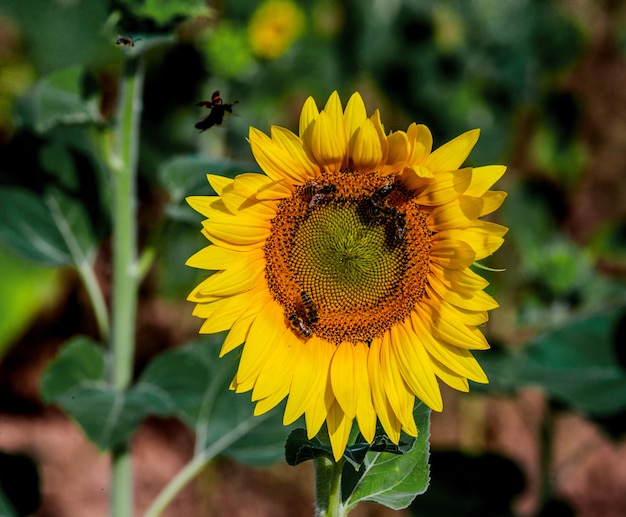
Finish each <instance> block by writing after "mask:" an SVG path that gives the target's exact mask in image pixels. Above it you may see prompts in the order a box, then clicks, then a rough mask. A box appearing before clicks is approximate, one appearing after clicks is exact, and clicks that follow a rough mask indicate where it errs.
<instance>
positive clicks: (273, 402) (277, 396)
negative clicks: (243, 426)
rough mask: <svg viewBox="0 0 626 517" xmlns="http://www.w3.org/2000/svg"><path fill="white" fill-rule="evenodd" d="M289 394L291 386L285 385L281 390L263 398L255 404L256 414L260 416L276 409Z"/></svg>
mask: <svg viewBox="0 0 626 517" xmlns="http://www.w3.org/2000/svg"><path fill="white" fill-rule="evenodd" d="M288 394H289V386H288V385H284V386H283V387H281V390H280V391H277V392H275V393H273V394H272V395H270V396H269V397H266V398H264V399H262V400H259V401H258V402H257V403H256V405H255V406H254V413H253V414H254V416H260V415H262V414H264V413H267V412H268V411H270V410H271V409H274V408H275V407H276V406H277V405H278V404H280V403H281V402H282V400H283V399H284V398H285V397H286V396H287V395H288Z"/></svg>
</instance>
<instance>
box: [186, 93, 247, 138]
mask: <svg viewBox="0 0 626 517" xmlns="http://www.w3.org/2000/svg"><path fill="white" fill-rule="evenodd" d="M238 102H239V101H235V102H233V103H232V104H224V103H223V101H222V98H221V97H220V91H219V90H215V91H214V92H213V95H211V102H208V101H202V102H199V103H198V104H196V106H199V107H201V108H209V109H210V110H211V113H209V114H208V116H207V117H205V118H204V119H202V120H201V121H200V122H198V123H197V124H196V126H195V127H196V129H199V130H200V133H202V132H203V131H206V130H207V129H209V128H210V127H213V126H215V125H217V126H219V125H220V124H221V123H222V120H224V113H225V112H227V111H228V113H232V112H233V106H234V105H235V104H237V103H238Z"/></svg>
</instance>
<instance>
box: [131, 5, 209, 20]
mask: <svg viewBox="0 0 626 517" xmlns="http://www.w3.org/2000/svg"><path fill="white" fill-rule="evenodd" d="M122 3H124V4H125V5H126V6H127V7H128V8H129V9H130V10H131V11H132V12H134V13H135V14H136V15H138V16H144V17H146V18H151V19H152V20H154V21H155V22H156V23H157V24H159V25H165V24H166V23H168V22H170V21H172V20H173V19H174V18H177V17H183V16H185V17H194V16H209V15H210V14H211V9H209V8H208V7H206V5H205V2H204V1H203V0H145V1H141V2H139V1H137V0H123V2H122Z"/></svg>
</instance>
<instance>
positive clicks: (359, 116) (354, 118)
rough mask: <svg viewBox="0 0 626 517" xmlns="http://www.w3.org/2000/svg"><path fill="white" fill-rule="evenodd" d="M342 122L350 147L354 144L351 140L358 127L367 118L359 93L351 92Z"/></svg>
mask: <svg viewBox="0 0 626 517" xmlns="http://www.w3.org/2000/svg"><path fill="white" fill-rule="evenodd" d="M343 119H344V124H345V127H346V137H347V138H348V145H349V147H350V149H352V147H353V146H354V144H353V140H354V137H355V135H356V132H357V131H358V129H359V128H360V127H361V126H362V125H363V123H364V122H365V121H366V120H367V111H366V110H365V104H364V103H363V99H362V98H361V95H360V94H359V93H354V94H352V97H350V100H349V101H348V104H347V105H346V111H345V113H344V116H343Z"/></svg>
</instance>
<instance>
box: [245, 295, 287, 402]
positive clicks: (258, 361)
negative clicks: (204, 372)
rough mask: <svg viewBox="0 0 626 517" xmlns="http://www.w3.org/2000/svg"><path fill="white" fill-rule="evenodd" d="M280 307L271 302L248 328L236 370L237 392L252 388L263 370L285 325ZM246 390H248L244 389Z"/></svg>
mask: <svg viewBox="0 0 626 517" xmlns="http://www.w3.org/2000/svg"><path fill="white" fill-rule="evenodd" d="M283 319H284V317H283V311H282V310H281V307H280V306H279V305H278V304H277V303H276V302H272V303H271V304H269V305H268V306H265V307H264V308H263V310H262V311H261V312H259V313H258V315H257V317H256V319H255V320H254V322H253V323H252V325H251V326H250V332H249V333H248V337H247V338H246V343H245V345H244V347H243V352H242V354H241V359H240V360H239V368H238V369H237V375H236V379H237V384H238V385H239V387H238V388H237V391H238V392H242V391H248V389H252V387H253V386H254V382H255V381H256V379H257V377H258V375H259V374H260V373H261V369H263V368H264V366H265V364H266V362H267V359H268V357H269V356H270V349H271V347H272V345H273V343H274V342H275V341H276V340H277V339H278V338H279V337H280V334H281V331H282V330H283V329H284V327H285V325H284V323H283ZM246 388H248V389H246Z"/></svg>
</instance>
